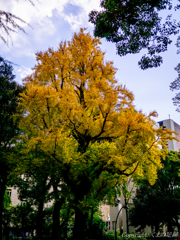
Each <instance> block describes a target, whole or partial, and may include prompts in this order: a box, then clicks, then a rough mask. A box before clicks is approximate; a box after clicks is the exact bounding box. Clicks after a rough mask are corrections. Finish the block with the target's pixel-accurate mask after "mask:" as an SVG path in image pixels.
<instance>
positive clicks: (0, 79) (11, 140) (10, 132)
mask: <svg viewBox="0 0 180 240" xmlns="http://www.w3.org/2000/svg"><path fill="white" fill-rule="evenodd" d="M12 71H13V67H12V65H11V64H10V63H9V62H7V61H6V60H4V59H3V58H2V57H0V133H1V134H0V240H1V239H2V211H3V199H4V194H5V190H6V186H7V184H8V181H10V179H11V177H12V174H11V173H12V170H13V169H14V168H15V166H16V160H15V157H14V144H15V143H16V136H17V135H18V134H19V133H20V130H19V127H18V117H17V118H16V119H14V118H13V115H14V114H15V113H20V109H19V108H17V106H18V95H19V93H20V92H22V90H23V88H22V87H21V86H20V85H18V84H17V83H16V82H15V81H14V78H15V76H14V75H13V72H12Z"/></svg>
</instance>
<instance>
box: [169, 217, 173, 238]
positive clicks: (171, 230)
mask: <svg viewBox="0 0 180 240" xmlns="http://www.w3.org/2000/svg"><path fill="white" fill-rule="evenodd" d="M173 231H174V229H173V226H172V221H171V220H169V222H168V235H171V234H173Z"/></svg>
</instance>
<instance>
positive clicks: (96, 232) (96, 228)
mask: <svg viewBox="0 0 180 240" xmlns="http://www.w3.org/2000/svg"><path fill="white" fill-rule="evenodd" d="M87 227H88V229H89V233H88V235H89V238H90V239H98V240H101V239H103V232H104V230H105V222H104V221H103V220H102V219H101V217H100V216H98V215H97V214H96V215H94V217H93V221H92V225H91V216H90V217H89V218H88V221H87Z"/></svg>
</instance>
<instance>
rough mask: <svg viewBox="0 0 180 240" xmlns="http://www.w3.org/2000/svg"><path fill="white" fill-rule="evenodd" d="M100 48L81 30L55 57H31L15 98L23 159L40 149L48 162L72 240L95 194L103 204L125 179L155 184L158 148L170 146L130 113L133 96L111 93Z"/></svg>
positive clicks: (113, 85)
mask: <svg viewBox="0 0 180 240" xmlns="http://www.w3.org/2000/svg"><path fill="white" fill-rule="evenodd" d="M99 44H100V40H99V39H98V38H92V37H91V36H90V34H89V33H85V32H84V30H83V29H81V30H80V32H79V33H78V34H76V33H75V34H74V36H73V38H72V40H71V41H69V42H61V43H60V45H59V48H58V50H56V51H55V50H53V49H52V48H49V49H48V50H47V51H45V52H38V53H37V54H36V59H37V64H36V65H35V67H34V73H33V74H32V75H30V76H28V77H26V78H25V79H24V85H25V86H26V91H25V92H24V93H22V94H21V98H20V106H21V107H22V108H23V111H24V114H23V116H22V119H21V121H20V127H21V129H22V130H23V131H24V134H23V135H22V139H21V141H24V142H25V143H26V149H25V152H26V154H27V153H28V152H30V151H32V150H35V149H39V150H40V151H42V152H43V153H44V154H46V156H49V157H48V166H49V167H50V168H51V169H53V168H54V169H56V174H57V175H58V174H59V176H60V179H62V181H64V183H65V184H66V185H67V188H68V191H70V193H71V194H72V196H73V201H74V202H73V204H74V205H73V207H74V209H75V225H74V239H84V236H85V234H86V222H87V217H88V212H89V210H90V209H91V208H92V206H94V205H97V203H96V196H97V194H98V197H99V192H101V194H102V196H101V199H102V197H103V196H105V195H107V192H108V191H109V189H110V188H113V187H114V186H116V184H120V183H122V182H123V181H124V179H126V178H127V177H128V176H130V175H132V176H133V178H134V179H138V178H141V177H145V178H147V179H148V180H149V181H150V182H151V183H154V181H155V179H156V175H157V169H158V168H159V167H161V160H160V155H161V154H163V152H162V151H160V149H159V145H160V144H161V145H163V146H164V147H165V149H166V148H167V147H166V139H168V138H170V139H172V137H171V132H170V131H169V130H165V131H163V129H162V128H156V127H155V122H154V121H153V120H152V119H151V117H152V116H155V115H156V113H155V112H152V113H151V114H149V115H148V116H146V115H145V114H143V113H142V112H141V111H137V110H136V109H135V107H134V105H133V99H134V97H133V94H132V93H131V92H130V91H128V90H127V89H126V88H125V87H124V86H122V85H118V83H117V80H116V79H115V73H116V69H115V68H114V67H113V63H112V62H106V61H105V60H104V53H103V52H102V51H101V49H100V48H99ZM37 161H38V159H37ZM39 161H40V163H41V164H43V160H41V159H39ZM45 164H46V162H45Z"/></svg>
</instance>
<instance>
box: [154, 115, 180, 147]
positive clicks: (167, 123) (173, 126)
mask: <svg viewBox="0 0 180 240" xmlns="http://www.w3.org/2000/svg"><path fill="white" fill-rule="evenodd" d="M158 124H159V126H162V127H163V128H164V129H165V128H167V129H169V130H172V131H175V132H177V133H178V134H179V135H175V134H173V137H176V138H178V139H179V140H180V125H179V124H177V123H176V122H174V121H173V120H172V119H166V120H162V121H160V122H158ZM168 150H169V151H170V150H173V151H177V152H179V150H180V142H178V141H176V140H172V141H170V140H168Z"/></svg>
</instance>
